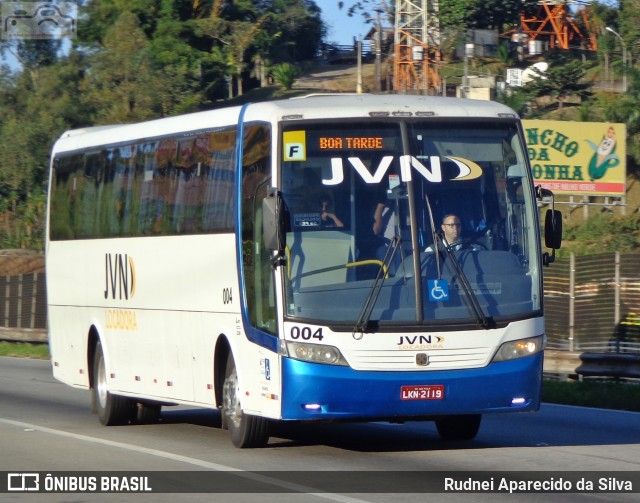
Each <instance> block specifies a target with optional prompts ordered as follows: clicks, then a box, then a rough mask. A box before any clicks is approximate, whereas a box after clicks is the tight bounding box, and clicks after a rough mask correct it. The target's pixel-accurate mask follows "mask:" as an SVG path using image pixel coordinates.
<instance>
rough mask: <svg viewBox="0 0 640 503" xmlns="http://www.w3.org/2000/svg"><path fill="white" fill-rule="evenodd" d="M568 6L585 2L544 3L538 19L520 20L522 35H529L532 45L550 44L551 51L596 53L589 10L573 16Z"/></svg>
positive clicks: (547, 0)
mask: <svg viewBox="0 0 640 503" xmlns="http://www.w3.org/2000/svg"><path fill="white" fill-rule="evenodd" d="M569 3H582V2H568V1H565V0H541V1H540V9H539V11H538V13H537V14H536V15H535V16H533V17H527V16H526V15H524V14H522V15H521V16H520V25H521V29H522V33H523V34H525V35H527V37H528V40H529V41H534V40H539V41H543V42H548V44H549V49H586V50H588V51H595V50H597V48H598V44H597V41H596V32H595V29H594V25H593V21H592V20H591V16H590V13H589V9H588V7H584V8H581V9H579V10H578V11H576V13H575V14H572V13H571V12H570V9H569V7H568V4H569ZM579 24H580V25H581V26H582V28H581V27H580V26H579Z"/></svg>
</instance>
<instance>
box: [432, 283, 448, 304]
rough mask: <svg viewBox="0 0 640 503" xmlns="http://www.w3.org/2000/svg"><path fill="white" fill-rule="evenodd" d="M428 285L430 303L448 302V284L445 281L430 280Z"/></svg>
mask: <svg viewBox="0 0 640 503" xmlns="http://www.w3.org/2000/svg"><path fill="white" fill-rule="evenodd" d="M428 284H429V301H430V302H439V301H447V300H449V282H448V281H447V280H446V279H430V280H429V282H428Z"/></svg>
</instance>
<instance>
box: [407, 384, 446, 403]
mask: <svg viewBox="0 0 640 503" xmlns="http://www.w3.org/2000/svg"><path fill="white" fill-rule="evenodd" d="M400 398H401V399H402V400H444V386H443V385H442V384H431V385H426V384H423V385H418V386H402V387H401V388H400Z"/></svg>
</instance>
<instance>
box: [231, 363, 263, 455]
mask: <svg viewBox="0 0 640 503" xmlns="http://www.w3.org/2000/svg"><path fill="white" fill-rule="evenodd" d="M222 398H223V400H222V420H221V422H222V428H223V429H228V430H229V435H230V436H231V443H233V445H234V446H236V447H239V448H246V447H262V446H264V445H266V444H267V442H268V441H269V421H268V420H267V419H265V418H263V417H257V416H252V415H250V414H245V413H243V412H242V405H241V403H240V392H239V389H238V371H237V370H236V365H235V361H234V360H233V355H231V353H229V357H228V358H227V367H226V370H225V379H224V384H223V390H222Z"/></svg>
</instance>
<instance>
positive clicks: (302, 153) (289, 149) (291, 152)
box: [282, 131, 307, 161]
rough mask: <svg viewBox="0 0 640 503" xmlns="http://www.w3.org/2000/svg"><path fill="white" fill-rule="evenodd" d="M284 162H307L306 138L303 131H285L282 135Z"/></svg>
mask: <svg viewBox="0 0 640 503" xmlns="http://www.w3.org/2000/svg"><path fill="white" fill-rule="evenodd" d="M282 143H283V149H282V152H283V156H284V160H285V161H306V160H307V137H306V134H305V132H304V131H286V132H285V133H283V135H282Z"/></svg>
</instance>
